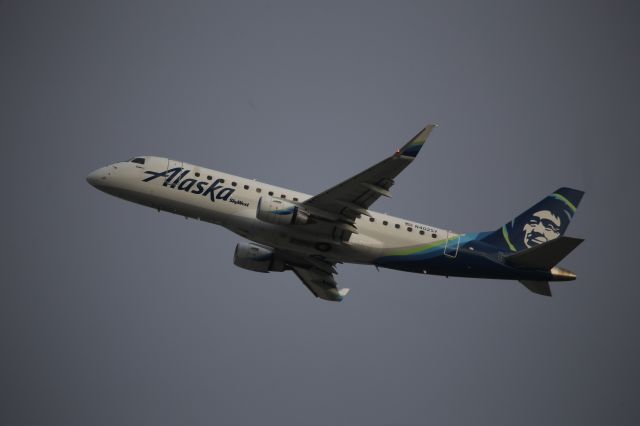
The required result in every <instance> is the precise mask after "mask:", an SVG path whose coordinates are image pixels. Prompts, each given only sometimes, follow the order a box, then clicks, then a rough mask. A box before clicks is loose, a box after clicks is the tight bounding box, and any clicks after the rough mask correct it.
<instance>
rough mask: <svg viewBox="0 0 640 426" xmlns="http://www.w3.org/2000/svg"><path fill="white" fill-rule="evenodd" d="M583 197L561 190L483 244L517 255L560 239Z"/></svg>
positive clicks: (504, 226) (575, 190)
mask: <svg viewBox="0 0 640 426" xmlns="http://www.w3.org/2000/svg"><path fill="white" fill-rule="evenodd" d="M583 195H584V192H582V191H578V190H577V189H571V188H560V189H558V190H557V191H555V192H554V193H553V194H551V195H549V196H548V197H546V198H545V199H544V200H542V201H540V202H539V203H538V204H536V205H534V206H533V207H531V208H530V209H529V210H527V211H525V212H524V213H522V214H521V215H520V216H518V217H516V218H515V219H513V220H512V221H511V222H509V223H507V224H505V225H503V226H502V227H501V228H500V229H498V230H496V231H494V232H491V233H490V234H489V235H488V236H486V237H484V238H482V241H484V242H486V243H488V244H491V245H493V246H496V247H498V248H499V249H500V250H502V251H511V252H516V251H520V250H524V249H527V248H530V247H533V246H537V245H539V244H542V243H546V242H547V241H550V240H553V239H555V238H558V237H559V236H561V235H564V233H565V231H566V230H567V227H568V226H569V222H571V219H572V218H573V215H574V214H575V212H576V209H577V208H578V205H579V204H580V200H581V199H582V196H583Z"/></svg>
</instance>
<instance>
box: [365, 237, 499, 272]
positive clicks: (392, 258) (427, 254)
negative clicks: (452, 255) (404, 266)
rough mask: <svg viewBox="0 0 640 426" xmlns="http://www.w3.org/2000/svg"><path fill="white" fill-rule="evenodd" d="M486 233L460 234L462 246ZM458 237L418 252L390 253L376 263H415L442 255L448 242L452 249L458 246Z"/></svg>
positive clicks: (375, 261) (376, 260)
mask: <svg viewBox="0 0 640 426" xmlns="http://www.w3.org/2000/svg"><path fill="white" fill-rule="evenodd" d="M484 235H486V233H482V234H478V233H471V234H462V235H460V247H462V246H463V245H464V244H467V243H468V242H470V241H473V240H476V239H478V237H479V236H484ZM457 240H458V237H457V236H456V237H452V238H449V239H446V240H442V241H439V242H437V243H436V244H435V245H433V246H430V247H429V248H426V249H424V250H421V251H418V252H416V253H411V254H400V255H393V254H391V255H388V256H382V257H379V258H377V259H375V260H374V263H375V264H379V265H383V264H385V263H398V262H408V263H413V262H420V261H422V260H426V259H430V258H434V257H436V256H440V255H442V254H444V247H445V245H447V243H449V244H451V246H448V247H451V249H452V250H454V249H455V247H457V246H458V241H457Z"/></svg>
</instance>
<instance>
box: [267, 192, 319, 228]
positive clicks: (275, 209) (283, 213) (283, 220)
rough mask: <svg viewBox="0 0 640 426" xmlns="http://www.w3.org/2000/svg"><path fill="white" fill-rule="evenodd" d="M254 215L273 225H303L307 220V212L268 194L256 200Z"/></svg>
mask: <svg viewBox="0 0 640 426" xmlns="http://www.w3.org/2000/svg"><path fill="white" fill-rule="evenodd" d="M256 217H257V218H258V219H260V220H262V221H263V222H269V223H273V224H275V225H304V224H305V223H307V222H308V221H309V214H308V213H307V212H305V211H304V210H302V209H300V208H299V207H298V206H296V205H295V204H293V203H290V202H288V201H286V200H279V199H277V198H273V197H268V196H262V197H260V200H258V207H257V208H256Z"/></svg>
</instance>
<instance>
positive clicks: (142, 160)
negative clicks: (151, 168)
mask: <svg viewBox="0 0 640 426" xmlns="http://www.w3.org/2000/svg"><path fill="white" fill-rule="evenodd" d="M131 162H132V163H136V164H144V158H141V157H138V158H134V159H133V160H131Z"/></svg>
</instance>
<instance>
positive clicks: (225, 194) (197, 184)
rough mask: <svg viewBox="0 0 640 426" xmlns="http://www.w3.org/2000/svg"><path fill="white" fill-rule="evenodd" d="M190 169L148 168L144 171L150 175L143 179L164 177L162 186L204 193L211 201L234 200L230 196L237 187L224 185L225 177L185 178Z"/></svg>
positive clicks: (149, 179) (193, 192)
mask: <svg viewBox="0 0 640 426" xmlns="http://www.w3.org/2000/svg"><path fill="white" fill-rule="evenodd" d="M190 171H191V170H187V169H183V168H182V167H175V168H173V169H169V170H166V171H163V172H154V171H151V170H148V171H145V172H144V173H145V174H148V175H149V177H147V178H144V179H142V181H143V182H151V181H152V180H154V179H158V178H164V182H163V183H162V186H167V187H169V188H171V189H177V190H178V191H185V192H190V193H192V194H197V195H202V196H203V197H208V198H209V199H210V200H211V201H215V200H222V201H233V199H231V200H230V199H229V197H231V194H233V193H234V192H235V189H234V188H229V187H225V186H223V185H222V183H223V182H224V180H223V179H216V180H214V181H213V182H211V183H209V182H207V181H206V180H196V179H192V178H189V179H185V177H186V176H187V175H188V174H189V172H190ZM207 185H209V186H207Z"/></svg>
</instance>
